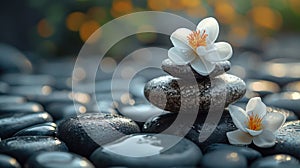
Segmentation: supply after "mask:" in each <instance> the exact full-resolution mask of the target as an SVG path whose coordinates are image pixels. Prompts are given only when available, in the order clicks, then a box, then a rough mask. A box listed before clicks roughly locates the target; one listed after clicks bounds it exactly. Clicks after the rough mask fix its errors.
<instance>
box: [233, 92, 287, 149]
mask: <svg viewBox="0 0 300 168" xmlns="http://www.w3.org/2000/svg"><path fill="white" fill-rule="evenodd" d="M229 113H230V115H231V117H232V120H233V123H234V124H235V126H236V127H237V128H238V130H235V131H232V132H227V138H228V140H229V142H230V143H231V144H235V145H248V144H251V143H252V141H253V143H254V144H255V145H256V146H258V147H261V148H268V147H272V146H274V145H275V135H274V132H275V131H277V130H278V129H279V128H280V127H281V126H282V124H284V122H285V119H286V117H285V115H283V114H281V113H275V112H270V113H267V110H266V105H265V104H264V103H263V102H262V101H261V98H260V97H254V98H251V99H250V100H249V102H248V104H247V106H246V111H244V110H243V109H242V108H240V107H237V106H234V105H229Z"/></svg>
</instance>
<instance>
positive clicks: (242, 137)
mask: <svg viewBox="0 0 300 168" xmlns="http://www.w3.org/2000/svg"><path fill="white" fill-rule="evenodd" d="M226 135H227V138H228V141H229V143H230V144H233V145H249V144H251V142H252V139H253V137H252V136H250V135H249V134H247V133H245V132H243V131H241V130H235V131H231V132H227V133H226Z"/></svg>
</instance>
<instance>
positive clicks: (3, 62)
mask: <svg viewBox="0 0 300 168" xmlns="http://www.w3.org/2000/svg"><path fill="white" fill-rule="evenodd" d="M31 72H32V64H31V62H30V60H29V59H28V58H26V57H25V55H24V54H23V53H22V52H21V51H19V50H18V49H17V48H15V47H13V46H10V45H7V44H3V43H2V44H0V74H4V73H31Z"/></svg>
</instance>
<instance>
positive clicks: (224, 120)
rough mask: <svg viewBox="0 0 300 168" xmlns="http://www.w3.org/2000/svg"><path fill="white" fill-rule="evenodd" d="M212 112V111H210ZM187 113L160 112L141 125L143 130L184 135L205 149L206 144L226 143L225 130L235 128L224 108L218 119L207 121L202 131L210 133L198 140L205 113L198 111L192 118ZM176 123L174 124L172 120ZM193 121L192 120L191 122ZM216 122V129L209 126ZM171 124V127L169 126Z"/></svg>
mask: <svg viewBox="0 0 300 168" xmlns="http://www.w3.org/2000/svg"><path fill="white" fill-rule="evenodd" d="M211 113H214V111H211ZM192 117H193V116H189V114H185V115H182V116H180V117H178V114H176V113H168V114H162V115H159V116H155V117H152V118H151V119H149V120H148V121H147V122H146V123H145V124H144V126H143V130H142V131H143V132H147V133H160V132H163V131H164V132H165V131H167V133H168V134H172V135H179V136H185V137H186V138H187V139H189V140H191V141H193V142H194V143H195V144H197V145H198V146H199V147H200V148H201V149H205V148H206V147H207V146H208V145H210V144H213V143H228V141H227V137H226V132H228V131H233V130H236V129H237V128H236V127H235V125H234V124H233V122H232V119H231V116H230V115H229V112H228V111H227V110H225V111H224V112H223V114H222V117H221V119H220V121H218V120H216V121H213V120H211V122H207V123H206V124H207V128H205V129H206V130H204V131H212V134H211V135H210V136H209V137H208V138H207V139H205V140H204V141H200V140H199V135H200V133H201V131H203V130H202V129H203V125H204V122H205V119H206V117H207V115H206V114H205V113H199V114H198V116H196V117H197V118H192ZM175 120H176V123H175V124H174V121H175ZM192 121H194V122H192ZM215 122H218V124H217V127H216V129H213V128H210V127H212V125H213V124H214V123H215ZM170 126H172V127H171V128H169V127H170ZM167 129H168V130H167Z"/></svg>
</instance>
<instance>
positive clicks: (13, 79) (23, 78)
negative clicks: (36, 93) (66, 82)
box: [0, 73, 55, 86]
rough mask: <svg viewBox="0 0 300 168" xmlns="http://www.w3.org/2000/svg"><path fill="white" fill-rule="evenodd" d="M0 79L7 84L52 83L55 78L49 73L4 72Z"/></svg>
mask: <svg viewBox="0 0 300 168" xmlns="http://www.w3.org/2000/svg"><path fill="white" fill-rule="evenodd" d="M0 79H1V80H3V81H4V82H6V83H8V84H9V85H50V86H52V85H54V83H55V79H54V78H53V77H51V76H49V75H37V74H18V73H15V74H5V75H2V76H1V77H0Z"/></svg>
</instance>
